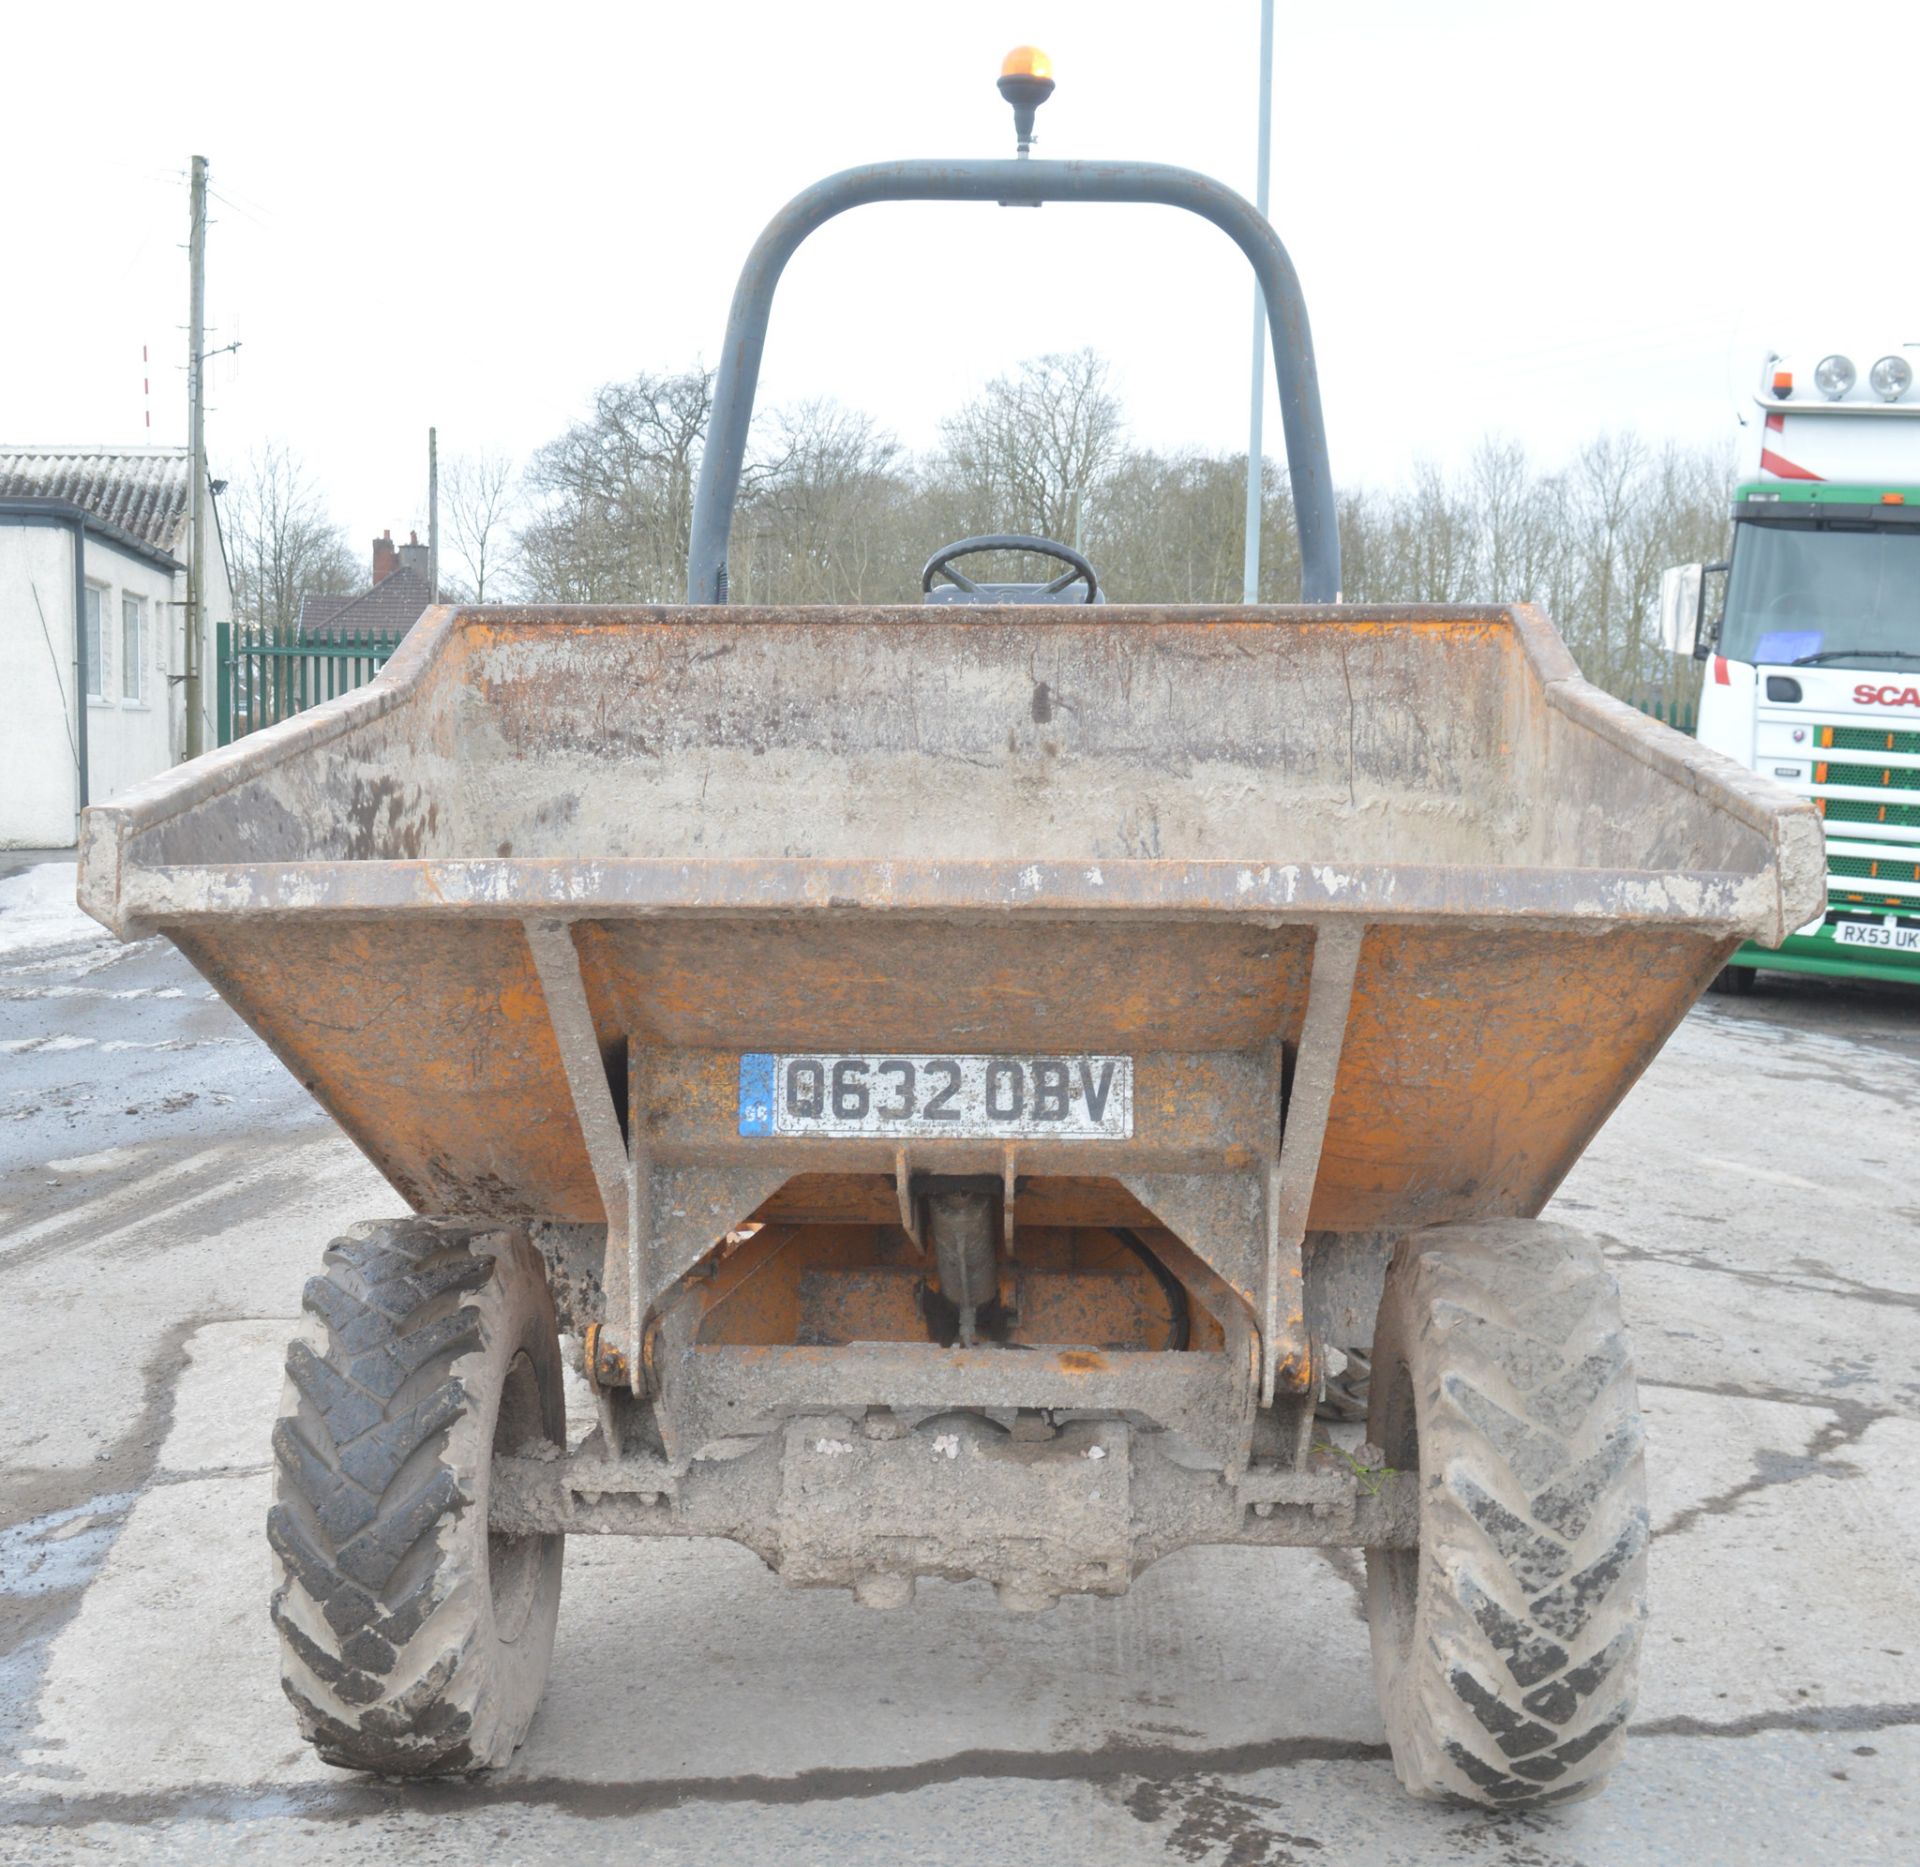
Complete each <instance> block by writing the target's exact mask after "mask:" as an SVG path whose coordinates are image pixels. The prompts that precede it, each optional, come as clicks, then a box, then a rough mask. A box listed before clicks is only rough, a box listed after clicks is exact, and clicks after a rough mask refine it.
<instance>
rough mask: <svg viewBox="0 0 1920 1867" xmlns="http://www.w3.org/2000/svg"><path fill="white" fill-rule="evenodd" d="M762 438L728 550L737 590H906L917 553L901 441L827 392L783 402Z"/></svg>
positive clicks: (884, 594)
mask: <svg viewBox="0 0 1920 1867" xmlns="http://www.w3.org/2000/svg"><path fill="white" fill-rule="evenodd" d="M756 442H757V445H756V447H755V450H754V459H753V461H752V463H751V465H750V468H749V471H748V473H747V475H746V482H745V483H746V493H745V497H744V499H743V501H742V510H741V512H740V514H739V516H738V517H737V518H736V519H735V521H734V528H733V539H732V547H731V551H730V554H729V555H730V576H731V582H732V589H733V592H734V596H735V598H736V600H738V601H740V602H748V603H752V602H759V601H762V600H768V601H778V602H785V603H859V602H875V601H885V600H889V599H891V600H893V601H902V600H904V599H905V598H906V597H907V596H908V595H909V594H910V580H911V578H912V576H913V574H914V572H915V571H916V570H917V569H918V568H919V559H918V558H917V557H915V556H914V545H913V542H912V537H911V525H910V521H909V520H908V516H907V515H908V512H909V510H910V508H911V505H912V502H913V498H914V491H915V488H914V484H913V481H912V479H911V478H910V477H909V475H908V473H907V471H906V461H905V457H904V454H903V452H902V450H901V447H900V443H899V442H898V441H896V440H895V439H894V438H893V436H892V435H890V434H888V433H886V432H885V431H884V430H883V429H881V428H880V426H879V425H878V424H877V423H876V422H875V421H874V420H873V418H872V417H871V416H869V415H863V414H861V413H860V412H859V411H857V410H854V409H848V408H844V407H842V406H841V405H840V404H839V403H837V402H825V401H820V402H808V403H804V404H802V405H801V406H799V407H798V408H793V409H785V410H777V411H776V412H775V413H774V414H773V416H772V417H771V419H770V421H769V423H768V427H767V430H766V431H765V432H764V433H763V434H761V435H759V436H756Z"/></svg>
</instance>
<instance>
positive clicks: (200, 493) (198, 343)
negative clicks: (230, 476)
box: [185, 156, 207, 758]
mask: <svg viewBox="0 0 1920 1867" xmlns="http://www.w3.org/2000/svg"><path fill="white" fill-rule="evenodd" d="M191 200H192V208H191V214H192V219H191V222H190V224H189V226H188V231H187V273H188V291H189V294H190V307H189V312H188V324H187V525H188V532H187V656H186V669H185V673H186V677H187V678H186V682H185V687H186V706H187V734H186V754H187V757H188V758H198V757H199V756H200V754H201V752H202V751H203V750H204V749H205V746H206V738H205V735H204V734H203V733H202V731H201V727H200V686H201V678H200V662H201V655H200V648H201V640H200V638H201V635H202V633H203V632H204V628H205V616H206V587H207V540H206V532H207V398H206V389H205V382H206V357H205V355H204V352H205V350H206V347H207V159H206V157H205V156H195V157H194V159H193V189H192V195H191Z"/></svg>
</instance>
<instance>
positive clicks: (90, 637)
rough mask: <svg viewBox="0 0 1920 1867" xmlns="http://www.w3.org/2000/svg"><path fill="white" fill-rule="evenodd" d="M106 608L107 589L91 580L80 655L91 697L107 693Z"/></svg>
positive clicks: (100, 697)
mask: <svg viewBox="0 0 1920 1867" xmlns="http://www.w3.org/2000/svg"><path fill="white" fill-rule="evenodd" d="M106 608H107V593H106V591H104V590H103V589H101V588H100V586H99V585H98V584H92V583H90V584H88V585H87V598H86V607H85V608H84V609H83V610H82V611H81V612H80V659H81V663H82V665H83V666H84V667H85V669H86V675H87V698H88V699H89V700H104V699H106V697H107V638H106V627H105V623H104V621H103V618H104V616H105V613H106Z"/></svg>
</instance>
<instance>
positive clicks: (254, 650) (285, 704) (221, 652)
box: [214, 622, 401, 745]
mask: <svg viewBox="0 0 1920 1867" xmlns="http://www.w3.org/2000/svg"><path fill="white" fill-rule="evenodd" d="M400 640H401V638H400V637H399V636H397V635H392V636H389V635H342V636H329V637H327V638H326V639H324V640H314V641H306V642H295V641H276V640H275V639H274V636H273V633H272V631H270V630H267V629H262V628H258V627H256V626H254V625H252V624H250V623H244V622H243V623H227V622H223V623H221V624H220V625H219V626H218V628H217V629H216V630H215V645H214V658H215V660H216V661H217V662H218V663H219V691H218V696H217V699H216V708H217V717H218V721H219V728H220V743H221V744H222V745H231V744H232V743H233V742H234V740H236V739H244V738H245V737H246V735H247V734H248V733H251V732H257V731H259V729H260V728H261V727H262V726H272V725H275V724H277V723H278V722H279V721H281V720H290V719H292V718H293V716H294V715H295V714H296V713H304V712H305V711H306V710H307V708H309V707H317V706H318V705H319V704H320V703H321V702H322V701H323V700H331V699H333V698H334V697H335V695H337V694H345V693H351V692H352V691H353V689H354V688H356V687H364V686H365V685H366V684H367V682H369V681H370V680H372V679H373V677H374V676H375V675H376V674H378V673H379V672H380V670H381V669H382V668H384V667H385V666H386V665H387V657H388V656H389V655H391V654H392V653H393V651H394V650H395V649H396V648H398V647H399V646H400Z"/></svg>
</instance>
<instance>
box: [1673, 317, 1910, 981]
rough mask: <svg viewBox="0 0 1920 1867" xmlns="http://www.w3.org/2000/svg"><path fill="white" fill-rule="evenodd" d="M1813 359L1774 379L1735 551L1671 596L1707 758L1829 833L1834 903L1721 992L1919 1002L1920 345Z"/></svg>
mask: <svg viewBox="0 0 1920 1867" xmlns="http://www.w3.org/2000/svg"><path fill="white" fill-rule="evenodd" d="M1816 354H1817V353H1816ZM1855 356H1858V357H1859V358H1860V359H1861V361H1860V362H1858V363H1856V362H1855V361H1854V358H1855ZM1868 357H1872V358H1873V359H1874V361H1872V362H1871V363H1869V362H1867V361H1866V359H1867V358H1868ZM1808 360H1809V358H1807V357H1802V358H1800V359H1795V358H1793V357H1790V356H1783V355H1781V354H1779V353H1778V352H1773V351H1769V352H1768V353H1767V355H1766V357H1765V358H1764V360H1763V362H1762V365H1761V371H1760V380H1759V383H1758V385H1757V386H1756V388H1755V390H1754V393H1753V412H1752V413H1751V414H1750V415H1747V416H1744V417H1743V421H1744V424H1745V425H1744V432H1743V437H1742V450H1741V451H1742V458H1741V471H1740V479H1739V483H1738V484H1737V485H1736V487H1735V488H1734V494H1733V549H1732V551H1731V552H1730V553H1729V554H1728V556H1727V558H1726V559H1725V560H1724V561H1722V562H1720V563H1717V564H1704V565H1703V564H1683V565H1678V566H1676V567H1675V568H1673V569H1671V570H1669V571H1668V572H1666V574H1665V576H1664V577H1663V578H1662V580H1661V635H1662V639H1663V641H1664V643H1665V646H1666V647H1667V648H1668V649H1670V650H1671V651H1672V652H1674V653H1675V654H1680V655H1690V656H1692V657H1693V658H1694V659H1695V660H1697V661H1698V662H1699V664H1700V706H1699V737H1700V743H1701V744H1702V745H1706V746H1711V747H1712V748H1713V749H1714V750H1715V751H1717V752H1724V753H1725V754H1726V755H1727V756H1728V757H1729V758H1732V759H1735V760H1737V761H1738V762H1739V763H1740V764H1742V765H1745V766H1747V767H1748V768H1749V769H1751V770H1753V771H1757V772H1760V773H1763V774H1764V775H1765V776H1766V777H1768V778H1771V779H1772V780H1773V781H1774V782H1775V783H1776V784H1779V785H1783V786H1784V787H1785V788H1786V789H1788V790H1790V791H1794V792H1796V793H1798V794H1799V795H1800V796H1802V797H1806V798H1810V799H1812V800H1813V807H1814V809H1815V810H1816V811H1818V812H1819V814H1820V817H1821V819H1822V821H1823V823H1824V825H1825V828H1826V835H1827V895H1826V899H1825V900H1824V901H1823V902H1821V904H1820V907H1819V911H1818V912H1816V913H1815V914H1814V915H1813V916H1812V917H1811V918H1810V919H1809V920H1808V921H1807V923H1806V924H1805V925H1804V926H1802V927H1798V928H1796V929H1795V930H1794V931H1793V933H1792V934H1790V935H1789V936H1788V938H1787V939H1786V941H1785V942H1784V943H1783V944H1782V945H1781V947H1780V948H1779V950H1778V951H1777V952H1769V951H1766V950H1765V949H1763V948H1761V947H1760V946H1758V945H1755V944H1753V943H1751V942H1749V943H1748V944H1745V945H1743V946H1741V947H1739V948H1738V949H1736V950H1735V952H1734V954H1733V957H1732V958H1731V959H1730V960H1729V961H1728V963H1727V966H1726V969H1725V970H1724V971H1723V972H1722V973H1721V974H1720V976H1719V978H1718V979H1717V980H1716V981H1715V984H1716V986H1717V987H1718V988H1719V989H1720V990H1722V991H1725V992H1729V993H1733V994H1735V995H1745V994H1746V993H1749V992H1751V991H1752V990H1753V987H1754V975H1755V972H1756V970H1757V969H1758V968H1760V967H1762V966H1765V967H1767V968H1768V969H1770V970H1773V971H1779V972H1800V973H1822V974H1826V975H1827V976H1829V977H1839V978H1857V979H1885V980H1902V981H1905V982H1907V983H1909V984H1920V393H1916V392H1915V389H1914V364H1915V363H1916V361H1920V344H1895V343H1886V342H1882V343H1880V344H1877V345H1868V346H1865V347H1863V348H1860V349H1858V350H1856V351H1854V352H1853V353H1852V354H1849V353H1848V352H1846V351H1829V352H1828V353H1827V354H1825V355H1823V356H1820V357H1819V360H1818V361H1817V362H1815V363H1814V364H1813V368H1812V369H1811V371H1809V370H1808V369H1807V368H1806V363H1807V361H1808Z"/></svg>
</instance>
